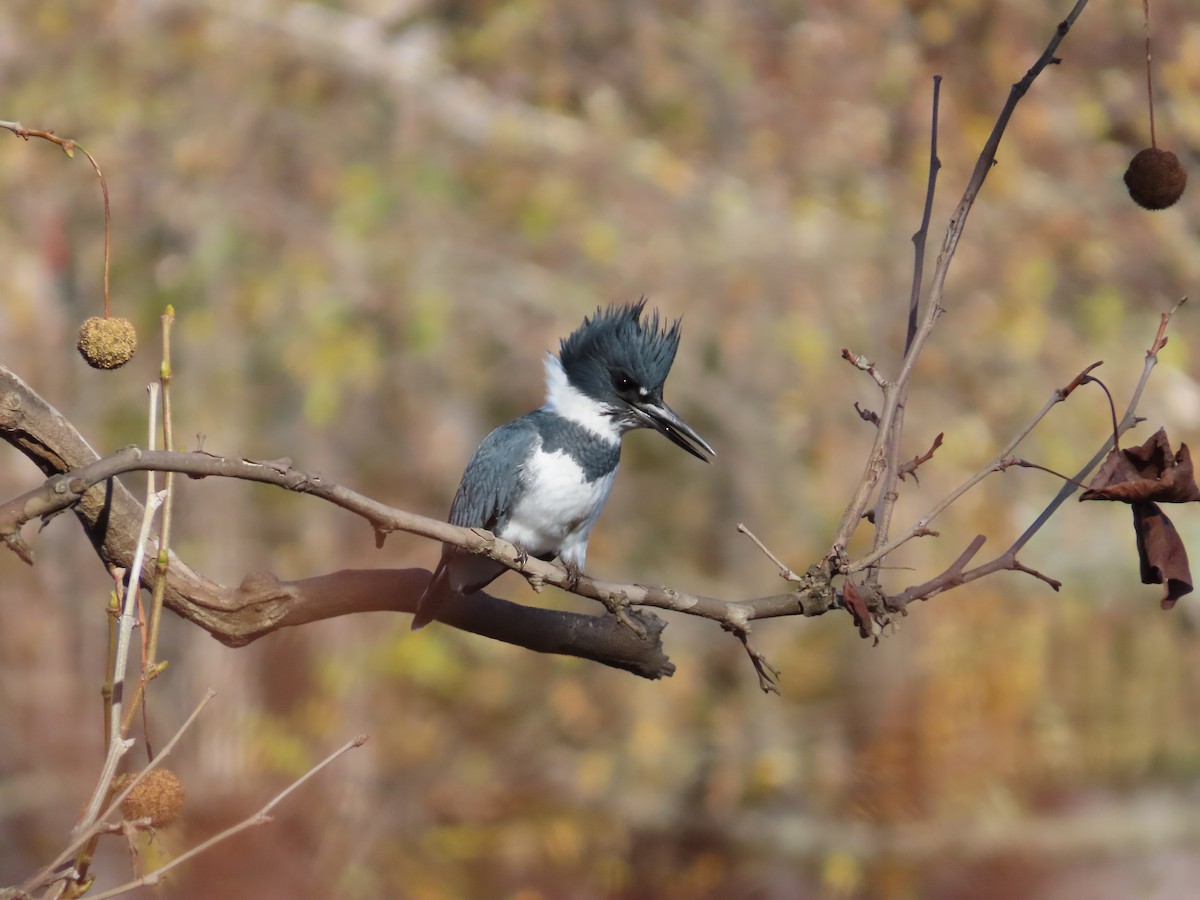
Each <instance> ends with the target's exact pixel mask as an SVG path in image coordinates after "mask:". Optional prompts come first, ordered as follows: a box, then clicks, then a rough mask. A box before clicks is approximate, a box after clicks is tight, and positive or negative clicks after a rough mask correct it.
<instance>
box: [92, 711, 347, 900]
mask: <svg viewBox="0 0 1200 900" xmlns="http://www.w3.org/2000/svg"><path fill="white" fill-rule="evenodd" d="M366 740H367V736H366V735H365V734H360V735H359V736H358V737H356V738H354V739H353V740H349V741H347V742H346V743H344V744H342V746H341V747H339V748H338V749H337V750H335V751H333V753H331V754H329V756H327V757H325V759H323V760H322V761H321V762H319V763H317V764H316V765H315V766H313V767H312V768H311V769H309V770H308V771H307V772H305V773H304V774H303V775H301V776H300V777H299V778H298V779H296V780H295V781H293V782H292V783H291V784H290V785H288V786H287V787H286V788H284V789H283V790H282V791H280V792H279V793H278V794H276V795H275V797H274V798H273V799H272V800H271V801H270V802H269V803H268V804H267V805H266V806H264V807H263V808H262V809H260V810H259V811H258V812H256V813H255V814H254V815H252V816H250V817H248V818H246V819H243V820H242V821H241V822H238V823H237V824H236V825H233V826H230V827H229V828H226V829H225V830H224V831H222V832H220V833H219V834H215V835H213V836H212V837H210V838H209V839H208V840H206V841H204V842H202V843H200V844H197V845H196V846H195V847H192V848H191V849H190V850H188V851H187V852H186V853H181V854H180V855H179V856H177V857H175V858H174V859H172V860H171V861H170V862H168V863H166V864H165V865H162V866H159V867H158V868H157V869H155V870H154V871H153V872H147V873H146V874H145V875H143V876H142V877H141V878H135V879H134V880H133V881H129V882H126V883H125V884H122V885H120V886H119V887H115V888H112V889H111V890H107V891H101V892H100V893H99V894H92V895H91V900H106V898H108V897H116V896H119V895H120V894H125V893H128V892H129V891H132V890H133V889H134V888H138V887H142V886H143V885H153V884H158V883H159V882H160V881H161V880H162V877H163V875H165V874H166V873H167V872H169V871H171V869H174V868H175V867H176V866H180V865H183V863H185V862H187V861H188V860H190V859H192V858H193V857H195V856H199V855H200V854H201V853H203V852H204V851H206V850H208V849H209V848H211V847H213V846H215V845H216V844H219V843H220V842H221V841H224V840H227V839H228V838H231V837H233V836H234V835H236V834H240V833H241V832H243V831H245V830H246V829H248V828H253V827H255V826H256V825H263V824H266V823H267V822H270V821H271V817H270V812H271V810H272V809H274V808H275V807H276V806H278V805H279V804H280V803H282V802H283V801H284V800H285V799H287V797H288V796H289V795H290V794H291V793H292V792H293V791H295V790H296V789H297V788H299V787H300V786H301V785H302V784H304V783H305V782H306V781H308V780H309V779H310V778H312V777H313V776H314V775H316V774H317V773H318V772H320V771H321V770H322V769H324V768H325V767H326V766H328V765H329V764H330V763H332V762H334V761H335V760H336V759H337V758H338V757H339V756H342V755H343V754H345V753H347V752H349V751H350V750H353V749H354V748H355V747H361V746H362V745H363V744H364V743H366Z"/></svg>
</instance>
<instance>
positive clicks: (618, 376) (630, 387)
mask: <svg viewBox="0 0 1200 900" xmlns="http://www.w3.org/2000/svg"><path fill="white" fill-rule="evenodd" d="M613 386H614V387H615V388H616V389H617V390H618V391H620V392H621V393H627V392H631V391H635V390H637V382H636V381H634V380H633V379H632V378H630V377H629V376H628V375H626V374H625V373H624V372H615V373H614V374H613Z"/></svg>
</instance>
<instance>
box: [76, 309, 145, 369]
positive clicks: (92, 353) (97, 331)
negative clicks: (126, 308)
mask: <svg viewBox="0 0 1200 900" xmlns="http://www.w3.org/2000/svg"><path fill="white" fill-rule="evenodd" d="M77 346H78V347H79V352H80V354H81V355H82V356H83V358H84V359H85V360H87V364H88V365H89V366H91V367H92V368H93V369H117V368H120V367H121V366H123V365H125V363H127V362H129V360H130V359H132V358H133V352H134V351H135V350H136V349H137V332H136V331H134V329H133V323H132V322H130V321H129V320H128V319H121V318H101V317H100V316H92V317H91V318H90V319H87V320H86V321H84V323H83V325H82V326H81V327H80V329H79V343H78V345H77Z"/></svg>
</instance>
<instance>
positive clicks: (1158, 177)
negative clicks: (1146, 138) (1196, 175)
mask: <svg viewBox="0 0 1200 900" xmlns="http://www.w3.org/2000/svg"><path fill="white" fill-rule="evenodd" d="M1125 186H1126V187H1127V188H1129V196H1130V197H1132V198H1133V199H1134V201H1135V202H1136V203H1137V204H1138V206H1142V207H1145V208H1146V209H1166V208H1167V207H1168V206H1170V205H1172V204H1173V203H1174V202H1175V201H1176V200H1178V199H1179V198H1180V197H1181V196H1182V195H1183V189H1184V188H1185V187H1186V186H1187V172H1186V171H1185V170H1184V168H1183V166H1182V164H1180V162H1179V157H1177V156H1176V155H1175V154H1174V153H1172V152H1171V151H1170V150H1160V149H1158V148H1157V147H1147V148H1146V149H1145V150H1139V151H1138V153H1137V155H1136V156H1134V158H1133V159H1132V160H1130V162H1129V168H1128V169H1126V170H1125Z"/></svg>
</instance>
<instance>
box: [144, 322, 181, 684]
mask: <svg viewBox="0 0 1200 900" xmlns="http://www.w3.org/2000/svg"><path fill="white" fill-rule="evenodd" d="M174 323H175V308H174V307H173V306H168V307H167V309H166V312H165V313H163V316H162V340H163V358H162V367H161V369H160V372H159V381H160V382H161V384H162V429H163V449H164V450H166V451H168V452H169V451H172V450H174V449H175V434H174V425H173V421H172V417H171V378H172V375H173V372H172V367H171V326H172V325H174ZM174 487H175V473H174V472H168V473H167V474H166V480H165V485H164V488H165V490H166V493H167V496H166V499H165V500H164V501H163V512H162V521H161V522H160V523H159V536H158V558H157V560H156V564H155V569H154V593H153V600H152V601H151V607H150V628H149V632H150V636H149V639H148V645H149V649H148V652H147V657H148V658H147V669H146V673H145V674H146V677H147V678H152V677H154V675H153V674H152V673H153V672H154V671H155V667H156V665H157V661H158V628H159V623H160V622H161V621H162V609H163V597H164V595H165V593H166V588H167V566H168V561H169V559H170V547H171V518H172V516H171V507H172V504H171V500H172V497H173V496H174Z"/></svg>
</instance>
